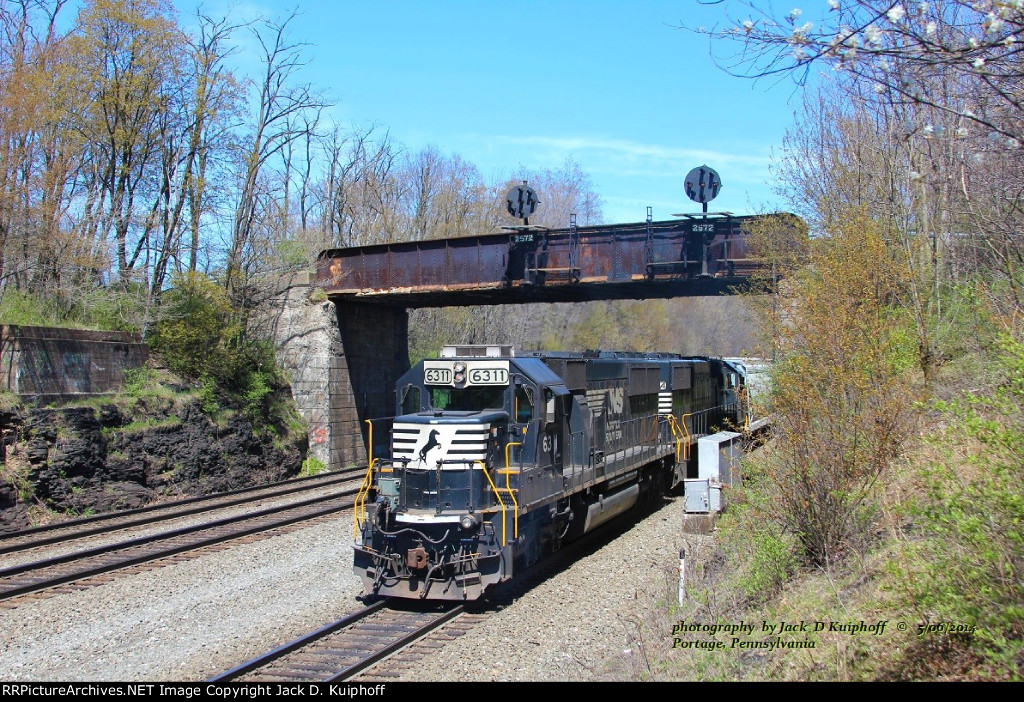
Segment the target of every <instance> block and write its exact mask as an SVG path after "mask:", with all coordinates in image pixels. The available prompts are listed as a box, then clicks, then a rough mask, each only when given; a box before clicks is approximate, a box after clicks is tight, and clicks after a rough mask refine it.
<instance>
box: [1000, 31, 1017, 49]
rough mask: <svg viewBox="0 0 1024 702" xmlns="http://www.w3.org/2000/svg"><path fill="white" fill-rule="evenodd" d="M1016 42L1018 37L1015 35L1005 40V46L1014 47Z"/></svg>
mask: <svg viewBox="0 0 1024 702" xmlns="http://www.w3.org/2000/svg"><path fill="white" fill-rule="evenodd" d="M1016 41H1017V36H1016V35H1015V34H1011V35H1010V36H1008V37H1006V38H1005V39H1003V44H1005V45H1006V46H1013V45H1014V43H1015V42H1016Z"/></svg>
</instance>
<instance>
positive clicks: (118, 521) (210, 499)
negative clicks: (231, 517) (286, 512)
mask: <svg viewBox="0 0 1024 702" xmlns="http://www.w3.org/2000/svg"><path fill="white" fill-rule="evenodd" d="M365 473H366V468H353V469H350V470H343V471H339V472H336V473H325V474H321V475H315V476H311V477H307V478H296V479H292V480H284V481H281V482H278V483H271V484H269V485H258V486H255V487H248V488H240V489H238V490H231V491H228V492H221V493H217V494H215V495H202V496H199V497H190V498H186V499H182V500H174V501H173V502H164V503H161V504H157V505H150V506H148V507H140V508H138V509H130V510H122V511H118V512H109V513H106V514H98V515H95V516H91V517H83V518H81V519H72V520H68V521H64V522H55V523H53V524H47V525H44V526H38V527H30V528H28V529H22V530H20V531H15V532H8V533H0V555H4V554H10V553H18V552H21V551H28V550H30V549H34V548H42V547H44V546H49V545H52V544H67V543H70V542H72V541H75V540H78V539H84V538H88V537H90V536H96V535H99V534H110V533H113V532H115V531H120V530H124V529H134V528H137V527H140V526H146V525H149V524H157V523H159V522H162V521H167V520H171V519H180V518H182V517H187V516H190V515H193V514H202V513H203V512H209V511H212V510H215V509H225V508H228V507H234V506H237V505H244V504H249V503H252V502H255V501H259V500H266V499H273V498H277V497H284V496H287V495H292V494H295V493H298V492H305V491H309V490H315V489H319V488H324V487H329V486H331V485H338V484H342V483H346V482H349V481H353V480H356V479H360V478H362V477H363V475H364V474H365Z"/></svg>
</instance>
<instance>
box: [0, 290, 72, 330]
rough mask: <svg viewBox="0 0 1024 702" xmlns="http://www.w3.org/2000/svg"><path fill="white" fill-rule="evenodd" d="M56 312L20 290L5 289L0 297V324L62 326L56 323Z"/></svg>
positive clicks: (43, 302)
mask: <svg viewBox="0 0 1024 702" xmlns="http://www.w3.org/2000/svg"><path fill="white" fill-rule="evenodd" d="M55 313H56V310H54V309H53V308H52V306H50V305H47V304H46V302H45V300H43V299H40V298H37V297H35V296H33V295H30V294H28V293H26V292H23V291H21V290H12V289H5V290H4V294H3V295H2V296H0V323H3V324H13V325H18V326H23V327H50V326H63V325H62V324H59V323H58V320H57V318H56V315H55Z"/></svg>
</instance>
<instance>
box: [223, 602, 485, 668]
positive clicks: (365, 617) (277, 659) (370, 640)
mask: <svg viewBox="0 0 1024 702" xmlns="http://www.w3.org/2000/svg"><path fill="white" fill-rule="evenodd" d="M463 616H466V611H465V606H464V605H452V604H450V603H449V604H445V605H441V606H435V607H433V608H430V609H426V610H425V609H423V608H422V607H411V606H410V607H405V606H402V605H397V606H396V605H391V604H389V603H387V602H384V601H378V602H376V603H374V604H371V605H369V606H367V607H366V608H365V609H363V610H361V611H359V612H356V613H355V614H351V615H349V616H347V617H344V618H342V619H339V620H338V621H336V622H332V623H331V624H328V625H326V626H324V627H321V628H320V629H318V630H317V631H314V632H313V633H311V634H307V635H306V636H303V637H301V638H299V639H296V640H295V641H292V642H290V643H288V644H285V645H284V646H281V647H279V648H277V649H274V650H273V651H270V652H269V653H266V654H264V655H262V656H259V657H257V658H254V659H252V660H250V661H247V662H246V663H243V664H242V665H240V666H238V667H236V668H233V669H231V670H229V671H227V672H225V673H222V674H221V675H218V676H217V677H215V678H212V679H211V680H210V682H227V681H237V682H266V681H281V680H287V681H292V682H298V681H304V682H314V681H315V682H340V681H343V680H349V679H351V678H353V677H355V676H356V675H358V674H359V673H361V672H362V671H364V670H366V669H367V668H369V667H371V666H373V665H375V664H376V663H378V662H379V661H381V660H383V659H385V658H387V657H388V656H390V655H392V654H393V653H395V652H396V651H399V650H401V649H404V648H406V647H407V646H410V645H412V644H414V643H416V642H418V641H421V640H422V639H424V637H426V636H429V635H430V634H431V633H432V632H434V631H436V630H437V629H438V628H440V627H442V626H444V625H445V624H447V623H449V622H451V621H453V620H455V619H457V618H459V617H463Z"/></svg>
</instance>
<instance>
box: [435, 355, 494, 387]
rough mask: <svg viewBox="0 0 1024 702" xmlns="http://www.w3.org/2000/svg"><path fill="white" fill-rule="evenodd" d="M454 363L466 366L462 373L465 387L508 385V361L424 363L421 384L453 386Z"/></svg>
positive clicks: (454, 379) (454, 382)
mask: <svg viewBox="0 0 1024 702" xmlns="http://www.w3.org/2000/svg"><path fill="white" fill-rule="evenodd" d="M456 363H462V364H465V366H466V370H465V371H463V373H464V375H465V384H466V385H508V361H424V362H423V382H424V383H426V384H427V385H455V384H456V377H455V376H456V373H455V364H456ZM459 384H460V385H461V384H462V383H459Z"/></svg>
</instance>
